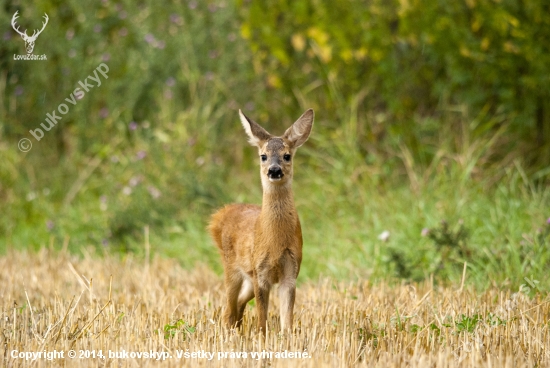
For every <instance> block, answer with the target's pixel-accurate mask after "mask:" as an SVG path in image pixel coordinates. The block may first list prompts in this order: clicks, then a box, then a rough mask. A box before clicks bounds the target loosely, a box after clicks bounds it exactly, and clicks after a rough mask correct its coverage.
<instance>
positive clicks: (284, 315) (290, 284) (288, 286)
mask: <svg viewBox="0 0 550 368" xmlns="http://www.w3.org/2000/svg"><path fill="white" fill-rule="evenodd" d="M295 298H296V282H295V281H294V280H285V281H284V282H282V283H281V284H280V285H279V300H280V303H281V304H280V314H281V331H286V329H291V330H292V319H293V314H294V300H295Z"/></svg>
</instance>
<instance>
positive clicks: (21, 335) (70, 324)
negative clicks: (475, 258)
mask: <svg viewBox="0 0 550 368" xmlns="http://www.w3.org/2000/svg"><path fill="white" fill-rule="evenodd" d="M62 247H63V246H62V245H59V246H56V245H55V244H52V245H51V246H50V247H46V248H43V249H41V250H40V251H39V252H9V253H8V254H7V255H6V256H4V257H2V258H1V259H0V266H1V269H2V270H3V272H2V273H1V274H0V282H1V283H2V285H3V288H2V293H3V294H2V305H1V313H2V321H1V322H0V324H1V328H2V350H3V351H2V354H0V365H2V366H3V367H29V366H33V367H76V366H78V367H115V366H116V367H136V366H139V367H157V366H162V367H182V366H185V367H187V366H189V367H197V366H199V367H202V366H207V367H211V366H224V367H257V366H261V367H266V366H273V367H351V366H357V367H401V366H405V365H406V366H409V367H426V366H437V367H495V366H499V367H542V366H548V364H550V354H549V352H548V341H549V340H548V339H549V332H548V323H547V318H548V313H549V312H550V310H549V303H550V300H549V299H548V298H547V297H546V298H543V297H540V296H538V297H535V298H532V297H530V296H529V295H528V291H527V290H523V291H522V292H510V291H503V290H500V289H496V288H489V289H487V290H485V291H484V292H478V291H476V290H474V289H473V288H472V287H471V286H468V282H467V275H466V276H465V280H464V283H463V284H460V283H459V284H457V285H451V286H449V287H446V288H444V287H438V286H436V285H434V283H433V281H426V282H423V283H419V284H407V283H400V284H394V285H389V284H387V283H383V282H382V283H377V284H373V283H371V282H369V281H368V280H361V281H337V280H334V279H331V278H319V279H318V280H312V281H309V282H307V283H303V284H302V285H300V286H299V288H298V291H297V302H296V307H295V311H296V325H295V331H294V333H292V334H282V333H280V331H278V317H277V315H278V313H276V312H274V311H276V310H277V308H276V303H277V301H278V300H277V296H276V295H277V294H276V293H275V294H273V296H274V298H272V301H271V307H270V316H269V320H268V324H269V330H268V333H267V337H266V338H265V340H264V339H263V338H262V337H260V335H258V334H256V333H255V328H254V327H253V326H255V321H254V320H255V311H254V309H253V306H252V305H250V306H249V307H248V308H247V311H246V312H245V316H244V323H243V328H242V330H240V331H235V330H228V329H227V328H225V327H224V326H222V324H221V320H220V316H221V308H222V305H223V296H224V293H223V291H222V289H223V288H222V282H221V280H220V277H219V276H218V275H216V274H215V273H213V272H212V271H211V269H210V268H208V267H205V266H200V267H197V268H195V269H193V270H185V269H182V268H181V266H180V265H179V264H178V263H177V262H175V261H174V260H168V259H164V258H162V257H159V256H158V255H157V254H154V253H152V254H150V258H149V257H148V258H146V259H144V260H143V259H136V257H134V256H132V255H128V256H126V257H124V258H123V259H119V258H116V257H112V256H109V255H103V256H101V257H99V255H97V254H94V253H93V251H92V250H89V251H85V252H84V253H85V256H84V257H77V256H74V255H71V254H70V253H68V252H67V250H66V249H63V248H62ZM535 287H536V286H535ZM55 351H57V352H63V357H62V358H61V357H59V356H58V357H57V358H56V359H54V360H48V359H44V358H43V357H42V358H38V359H36V360H34V361H32V360H31V359H32V356H30V355H29V356H28V359H29V360H25V355H20V354H21V353H22V352H23V353H28V352H35V353H36V352H46V353H51V352H55ZM71 351H74V353H75V354H76V355H75V357H74V358H70V357H69V354H71V353H70V352H71ZM289 352H290V353H292V354H295V355H294V356H292V355H289ZM140 353H147V354H151V356H152V357H150V356H149V357H146V356H144V355H141V356H139V355H137V354H140ZM152 353H162V354H165V355H162V358H159V357H158V356H157V355H152ZM186 353H188V354H189V355H188V357H187V358H186V356H185V355H184V354H186ZM193 353H195V354H197V355H196V357H194V358H193V357H192V356H191V354H193ZM206 353H208V354H213V355H206ZM257 353H259V354H263V355H261V356H254V354H257ZM268 353H272V354H273V355H272V356H271V357H270V356H269V355H268ZM304 353H307V356H306V357H304V355H303V354H304ZM58 354H59V353H58ZM199 354H200V355H199ZM276 354H282V355H276ZM284 354H286V355H284ZM298 354H302V355H298ZM100 355H101V356H103V357H99V356H100ZM50 356H51V355H50ZM296 356H298V357H296ZM158 359H159V360H158Z"/></svg>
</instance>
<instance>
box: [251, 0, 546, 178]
mask: <svg viewBox="0 0 550 368" xmlns="http://www.w3.org/2000/svg"><path fill="white" fill-rule="evenodd" d="M242 4H243V5H242V8H241V13H242V14H243V16H244V18H245V22H244V23H243V25H242V26H241V33H242V35H243V36H244V37H245V38H247V39H249V40H250V42H251V44H252V47H253V50H254V52H255V56H256V60H255V64H254V65H255V71H256V73H258V74H260V75H261V76H263V78H264V80H265V83H266V84H267V85H268V86H270V87H271V88H272V89H273V90H278V91H281V92H282V94H283V95H285V96H293V97H294V99H295V101H296V102H297V103H300V104H302V103H303V101H304V99H305V98H304V95H305V93H304V92H302V91H304V90H305V91H307V92H306V93H307V94H308V95H309V96H310V97H309V98H307V100H309V101H312V102H313V103H316V104H317V106H319V107H321V106H322V107H324V108H325V110H326V112H325V113H326V114H327V115H328V116H329V117H330V119H331V120H333V121H334V123H335V124H336V122H337V121H339V120H340V118H341V116H339V115H338V111H339V109H338V106H340V105H342V104H344V103H352V102H353V101H354V100H355V99H357V98H358V96H360V99H359V101H358V102H359V106H358V109H359V111H360V112H361V113H365V112H368V111H373V110H374V111H381V112H383V113H384V114H386V117H384V118H382V120H383V121H384V123H385V127H384V128H382V131H378V130H377V129H374V127H373V126H372V125H370V124H369V125H370V126H369V125H366V126H362V127H360V128H359V129H358V131H357V133H358V134H359V135H360V139H361V140H364V141H366V142H369V141H370V142H369V143H370V144H380V139H382V138H383V137H390V138H396V139H397V138H399V139H402V140H404V141H409V140H410V139H413V138H414V136H415V134H414V132H413V129H419V128H420V129H425V130H427V131H428V132H429V134H430V135H432V134H437V132H438V130H439V129H438V127H430V126H429V125H428V124H425V123H424V124H422V125H423V126H421V127H419V126H418V125H416V124H415V125H412V126H411V124H410V122H409V117H410V116H411V115H412V114H420V115H422V116H438V115H440V114H442V113H443V114H445V113H451V114H456V113H460V114H464V115H466V116H467V117H468V119H474V120H476V122H475V126H476V127H475V130H476V131H477V132H478V133H481V132H487V131H492V132H493V133H494V132H496V131H498V129H499V128H500V127H501V126H502V124H506V125H508V128H507V129H508V133H509V134H513V135H514V136H515V137H516V139H514V140H505V141H503V142H502V143H503V144H504V145H505V146H506V148H504V147H503V149H504V150H503V151H501V152H500V154H502V155H504V156H505V155H506V153H507V150H508V152H509V150H511V149H519V150H520V151H521V152H522V153H523V154H524V155H526V156H527V157H528V160H527V161H528V162H529V163H530V164H534V165H535V168H538V169H540V168H543V167H545V166H546V165H548V164H549V163H550V161H549V157H550V151H549V147H550V144H549V143H550V104H549V102H548V101H550V99H549V97H550V89H549V88H548V86H550V52H549V51H550V42H549V41H548V40H549V39H550V20H549V19H548V17H544V16H543V14H547V13H548V12H549V10H550V7H549V5H548V3H547V2H546V1H544V0H529V1H526V2H517V1H515V0H505V1H498V2H497V1H476V0H466V1H463V2H462V1H459V2H457V1H451V0H444V1H428V2H426V1H396V0H394V1H383V0H372V1H368V2H365V1H361V0H351V1H345V2H342V1H315V2H313V1H288V0H272V1H268V2H262V1H252V2H242ZM297 86H299V87H300V88H301V90H300V91H298V90H297ZM311 95H313V96H315V97H314V98H312V97H311ZM388 113H389V114H390V115H389V116H387V114H388ZM381 117H382V116H381ZM443 124H451V122H450V121H446V122H443ZM411 127H413V129H411ZM378 129H380V128H378ZM385 143H386V144H388V143H391V142H385Z"/></svg>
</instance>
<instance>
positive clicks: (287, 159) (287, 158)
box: [283, 153, 291, 161]
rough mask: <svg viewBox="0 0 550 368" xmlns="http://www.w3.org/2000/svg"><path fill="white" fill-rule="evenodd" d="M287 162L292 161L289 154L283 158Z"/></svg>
mask: <svg viewBox="0 0 550 368" xmlns="http://www.w3.org/2000/svg"><path fill="white" fill-rule="evenodd" d="M283 158H284V160H285V161H290V158H291V156H290V155H289V154H288V153H287V154H285V155H284V156H283Z"/></svg>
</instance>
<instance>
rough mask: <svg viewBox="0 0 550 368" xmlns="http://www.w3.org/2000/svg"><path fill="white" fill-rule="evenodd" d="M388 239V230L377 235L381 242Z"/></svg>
mask: <svg viewBox="0 0 550 368" xmlns="http://www.w3.org/2000/svg"><path fill="white" fill-rule="evenodd" d="M389 238H390V232H389V231H388V230H384V231H383V232H382V234H380V235H378V239H380V240H382V241H383V242H385V241H388V239H389Z"/></svg>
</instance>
